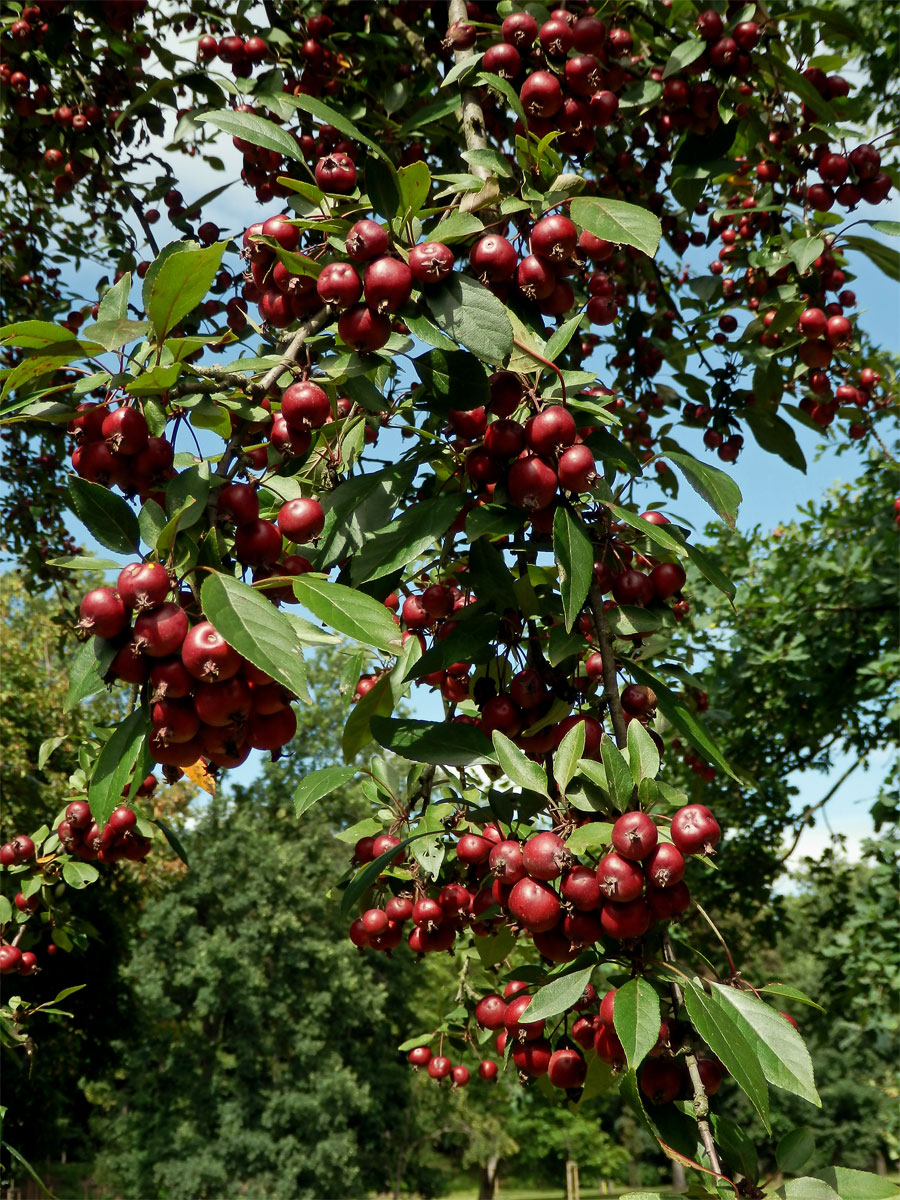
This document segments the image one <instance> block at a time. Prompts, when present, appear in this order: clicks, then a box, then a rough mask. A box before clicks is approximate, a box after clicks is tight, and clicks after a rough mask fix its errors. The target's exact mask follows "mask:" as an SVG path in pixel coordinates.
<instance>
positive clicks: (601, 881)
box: [597, 853, 644, 904]
mask: <svg viewBox="0 0 900 1200" xmlns="http://www.w3.org/2000/svg"><path fill="white" fill-rule="evenodd" d="M597 885H598V888H599V890H600V892H601V893H602V894H603V896H605V897H606V899H607V900H617V901H619V903H620V904H627V903H628V901H629V900H637V898H638V896H640V894H641V892H642V891H643V890H644V873H643V871H642V870H641V868H640V867H639V866H638V865H637V863H635V862H632V861H631V860H629V859H627V858H623V857H622V855H620V854H616V853H613V854H607V855H606V857H605V858H602V859H601V860H600V862H599V863H598V864H597Z"/></svg>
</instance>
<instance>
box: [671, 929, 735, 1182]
mask: <svg viewBox="0 0 900 1200" xmlns="http://www.w3.org/2000/svg"><path fill="white" fill-rule="evenodd" d="M662 949H663V958H664V959H665V960H666V962H668V963H673V962H674V961H675V952H674V951H673V949H672V939H671V938H670V937H669V935H668V933H664V934H663V948H662ZM669 990H670V992H671V994H672V1007H673V1009H674V1010H675V1016H676V1018H677V1017H678V1013H679V1011H680V1009H681V1007H682V1005H683V1004H684V992H682V990H681V985H680V984H678V983H676V982H675V980H674V979H673V980H672V982H671V983H670V984H669ZM685 1049H686V1053H685V1056H684V1062H685V1066H686V1067H687V1069H688V1075H689V1076H690V1079H691V1087H692V1088H693V1092H694V1095H693V1097H692V1100H693V1105H694V1119H695V1120H696V1122H697V1129H698V1131H699V1133H700V1141H701V1142H702V1143H703V1149H704V1150H705V1151H706V1156H707V1158H708V1159H709V1165H710V1166H711V1167H712V1169H713V1170H714V1171H715V1173H716V1174H717V1175H722V1166H721V1164H720V1162H719V1153H718V1151H717V1150H716V1143H715V1141H714V1140H713V1135H712V1129H711V1128H710V1124H709V1097H708V1096H707V1094H706V1088H704V1086H703V1080H702V1079H701V1078H700V1071H699V1069H698V1067H697V1055H696V1054H695V1053H694V1050H693V1047H692V1046H691V1044H690V1042H687V1041H686V1042H685ZM722 1177H723V1178H726V1176H724V1175H723V1176H722Z"/></svg>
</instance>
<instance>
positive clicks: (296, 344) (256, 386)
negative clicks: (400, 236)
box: [247, 305, 332, 396]
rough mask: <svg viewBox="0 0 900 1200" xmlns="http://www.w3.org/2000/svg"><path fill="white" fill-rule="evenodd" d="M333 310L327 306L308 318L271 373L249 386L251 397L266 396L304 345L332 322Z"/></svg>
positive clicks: (295, 359)
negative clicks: (309, 338)
mask: <svg viewBox="0 0 900 1200" xmlns="http://www.w3.org/2000/svg"><path fill="white" fill-rule="evenodd" d="M331 315H332V314H331V309H330V308H328V306H327V305H323V306H322V307H321V308H320V309H319V310H318V312H314V313H313V314H312V315H311V316H309V317H307V318H306V320H305V321H304V322H303V324H302V325H301V326H300V328H299V329H298V330H297V332H296V333H295V334H294V336H293V337H292V338H291V340H290V342H289V343H288V347H287V349H286V350H285V352H284V354H282V356H281V359H280V360H279V361H278V362H277V363H276V364H275V366H274V367H272V369H271V371H267V372H266V374H265V375H263V377H262V379H258V380H256V381H255V382H254V383H250V384H248V385H247V391H248V392H249V393H250V394H251V395H256V396H264V395H265V394H266V392H267V391H268V390H269V388H270V387H271V386H272V384H273V383H275V381H276V380H277V379H278V377H279V375H280V374H281V373H282V371H283V370H284V369H285V367H289V366H290V365H291V363H293V362H296V361H297V356H298V355H299V353H300V350H301V349H302V347H303V343H304V342H305V341H306V339H307V338H308V337H312V335H313V334H314V333H318V332H319V330H320V329H321V328H322V326H323V325H327V324H328V322H329V321H330V320H331Z"/></svg>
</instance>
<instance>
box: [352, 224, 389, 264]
mask: <svg viewBox="0 0 900 1200" xmlns="http://www.w3.org/2000/svg"><path fill="white" fill-rule="evenodd" d="M387 248H388V235H387V230H385V229H384V228H383V227H382V226H381V225H379V224H378V222H377V221H370V220H369V219H368V218H367V217H365V218H363V220H361V221H357V222H356V224H355V225H354V226H353V228H352V229H351V230H350V232H349V233H348V234H347V241H346V250H347V257H348V258H352V259H353V261H354V262H368V261H369V260H370V259H373V258H378V257H380V256H381V255H382V254H385V253H386V251H387Z"/></svg>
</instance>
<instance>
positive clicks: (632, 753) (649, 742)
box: [628, 721, 659, 783]
mask: <svg viewBox="0 0 900 1200" xmlns="http://www.w3.org/2000/svg"><path fill="white" fill-rule="evenodd" d="M628 763H629V766H630V767H631V774H632V776H633V777H634V782H635V783H640V782H641V780H642V779H655V778H656V776H657V775H658V774H659V751H658V750H657V748H656V743H655V742H654V741H653V738H652V737H651V736H650V734H649V733H648V732H647V730H646V729H645V728H644V726H643V725H642V724H641V723H640V721H629V722H628Z"/></svg>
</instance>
